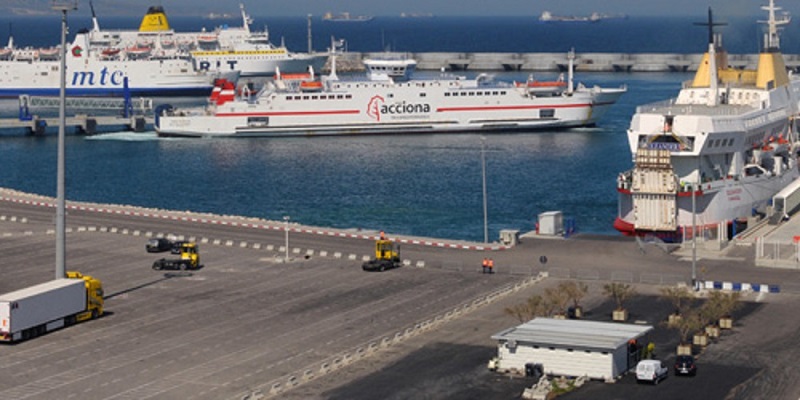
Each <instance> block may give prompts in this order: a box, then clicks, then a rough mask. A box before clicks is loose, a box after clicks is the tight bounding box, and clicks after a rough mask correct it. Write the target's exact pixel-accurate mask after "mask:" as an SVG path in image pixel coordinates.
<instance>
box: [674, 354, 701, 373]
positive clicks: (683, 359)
mask: <svg viewBox="0 0 800 400" xmlns="http://www.w3.org/2000/svg"><path fill="white" fill-rule="evenodd" d="M696 374H697V365H696V364H695V363H694V357H692V356H678V358H676V359H675V375H689V376H695V375H696Z"/></svg>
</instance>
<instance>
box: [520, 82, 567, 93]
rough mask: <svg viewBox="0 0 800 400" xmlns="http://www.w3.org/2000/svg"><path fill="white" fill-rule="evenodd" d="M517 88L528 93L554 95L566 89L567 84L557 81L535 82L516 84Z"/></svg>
mask: <svg viewBox="0 0 800 400" xmlns="http://www.w3.org/2000/svg"><path fill="white" fill-rule="evenodd" d="M516 86H517V87H518V88H525V89H527V90H528V92H529V93H555V92H561V91H563V90H564V89H566V88H567V83H566V82H564V81H562V80H557V81H537V80H530V81H527V82H516Z"/></svg>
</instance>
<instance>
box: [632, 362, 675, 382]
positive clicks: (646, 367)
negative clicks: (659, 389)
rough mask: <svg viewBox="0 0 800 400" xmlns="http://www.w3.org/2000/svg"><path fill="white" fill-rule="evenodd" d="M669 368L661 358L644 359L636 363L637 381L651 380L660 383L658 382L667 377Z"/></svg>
mask: <svg viewBox="0 0 800 400" xmlns="http://www.w3.org/2000/svg"><path fill="white" fill-rule="evenodd" d="M668 374H669V369H667V367H665V366H664V363H663V362H661V361H659V360H642V361H639V364H636V382H639V383H642V382H651V383H652V384H654V385H658V382H661V381H662V380H664V379H666V378H667V375H668Z"/></svg>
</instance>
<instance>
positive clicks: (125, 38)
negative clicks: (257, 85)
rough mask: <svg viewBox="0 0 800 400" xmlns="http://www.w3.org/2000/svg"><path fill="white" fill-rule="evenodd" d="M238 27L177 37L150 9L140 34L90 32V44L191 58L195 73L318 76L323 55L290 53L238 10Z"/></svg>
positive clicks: (324, 59)
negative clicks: (253, 26) (310, 73)
mask: <svg viewBox="0 0 800 400" xmlns="http://www.w3.org/2000/svg"><path fill="white" fill-rule="evenodd" d="M239 8H240V11H241V16H242V26H241V27H229V26H227V25H223V26H219V27H217V28H215V29H214V30H213V31H205V30H203V31H201V32H175V31H174V30H173V29H171V28H170V25H169V21H168V19H167V15H166V12H165V11H164V9H163V7H161V6H153V7H150V8H149V9H148V10H147V13H146V14H145V16H144V17H143V18H142V23H141V24H140V26H139V30H138V31H137V30H100V28H99V27H98V24H97V23H96V19H95V24H94V26H95V28H94V29H93V30H92V32H90V39H91V43H92V44H93V45H95V46H97V47H100V48H111V49H113V48H133V47H137V48H143V49H148V50H149V51H150V52H149V53H148V56H153V57H186V58H191V59H192V60H193V62H194V63H195V67H196V68H197V69H198V70H202V71H209V72H212V73H220V72H230V71H239V74H240V76H242V77H252V76H268V75H271V74H272V73H273V72H274V71H275V70H276V68H278V69H280V70H282V71H285V72H304V71H306V70H307V68H308V67H309V66H312V67H314V68H315V69H317V70H321V69H322V67H323V66H324V65H325V63H326V62H327V60H328V55H327V54H320V53H316V54H307V53H294V52H290V51H289V50H288V49H287V48H286V47H285V46H282V45H281V46H276V45H274V44H272V43H271V42H270V40H269V32H268V31H267V30H266V29H265V30H264V31H260V32H259V31H252V30H251V29H250V24H252V22H253V21H252V19H251V18H250V16H249V15H247V13H246V12H245V10H244V5H242V4H240V5H239Z"/></svg>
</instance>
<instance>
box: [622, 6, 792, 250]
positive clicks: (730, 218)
mask: <svg viewBox="0 0 800 400" xmlns="http://www.w3.org/2000/svg"><path fill="white" fill-rule="evenodd" d="M763 9H764V10H766V11H768V13H769V19H768V21H767V26H768V29H767V34H766V43H765V46H764V50H763V52H762V53H761V54H760V56H759V62H758V68H757V69H755V70H742V69H735V68H729V67H728V66H727V55H726V53H725V52H724V51H722V50H721V49H720V48H719V47H718V46H717V45H716V44H715V40H714V35H713V31H712V29H713V26H714V23H713V20H712V18H711V10H709V21H708V25H709V46H708V52H707V53H706V54H705V55H704V57H703V59H702V62H701V64H700V68H699V69H698V71H697V73H696V75H695V77H694V80H693V81H691V82H687V83H686V84H684V88H683V89H682V90H681V91H680V93H679V94H678V97H677V98H676V99H672V100H669V101H665V102H661V103H656V104H649V105H645V106H641V107H639V108H638V109H637V112H636V114H635V115H634V116H633V119H632V120H631V125H630V129H629V130H628V135H627V136H628V143H629V146H630V150H631V154H632V155H633V158H634V162H635V166H634V168H633V169H632V170H629V171H625V172H623V173H621V174H620V176H619V178H618V181H617V191H618V192H619V215H618V217H617V219H616V222H615V223H614V227H615V228H616V229H617V230H619V231H620V232H622V233H623V234H625V235H639V236H641V235H654V236H657V237H661V238H662V239H665V240H669V241H681V240H685V239H686V238H691V237H692V234H693V233H694V232H697V230H700V229H702V230H703V231H704V232H707V233H709V234H712V233H713V234H715V236H716V237H719V238H728V237H731V235H732V234H734V233H735V231H736V230H737V229H741V228H742V227H743V226H742V223H741V222H744V221H746V219H747V217H750V216H752V215H753V214H754V213H763V212H764V211H765V210H766V207H767V204H768V202H769V201H770V199H771V198H772V196H773V195H775V194H776V193H777V192H779V191H780V190H781V189H783V188H784V187H786V186H787V185H789V184H790V183H791V182H792V181H794V180H795V179H797V178H798V176H800V173H798V164H797V151H798V147H797V146H798V145H797V127H796V124H795V119H796V118H797V116H798V112H799V111H800V110H798V101H800V80H798V79H796V78H793V77H790V76H789V75H788V74H787V72H786V66H785V64H784V60H783V57H782V55H781V53H780V50H779V37H778V28H779V27H780V26H781V25H784V24H787V23H788V22H789V20H788V18H780V19H779V18H776V16H775V12H776V11H777V10H779V8H778V7H776V6H775V2H774V0H770V3H769V5H768V6H765V7H763ZM692 227H697V229H692Z"/></svg>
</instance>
